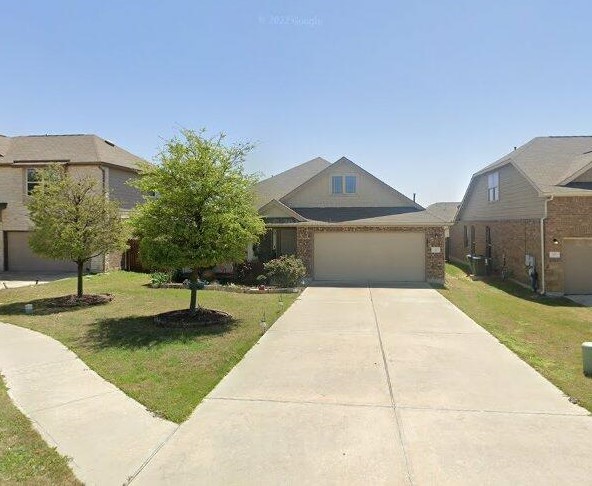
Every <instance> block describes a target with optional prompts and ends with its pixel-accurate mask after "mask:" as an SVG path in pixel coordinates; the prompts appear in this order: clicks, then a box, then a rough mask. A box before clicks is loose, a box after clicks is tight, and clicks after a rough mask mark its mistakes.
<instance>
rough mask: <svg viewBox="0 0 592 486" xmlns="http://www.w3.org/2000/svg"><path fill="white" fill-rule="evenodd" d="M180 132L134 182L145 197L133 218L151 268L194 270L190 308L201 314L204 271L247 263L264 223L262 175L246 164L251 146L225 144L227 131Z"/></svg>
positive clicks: (146, 261)
mask: <svg viewBox="0 0 592 486" xmlns="http://www.w3.org/2000/svg"><path fill="white" fill-rule="evenodd" d="M180 135H181V136H180V137H175V138H173V139H171V140H168V141H167V142H166V143H165V145H164V147H163V149H162V150H161V151H160V153H159V154H158V157H157V161H158V164H157V165H151V164H145V165H143V166H141V172H140V177H139V178H138V179H137V180H135V181H133V182H132V185H133V186H135V187H137V188H139V189H140V190H141V191H142V192H143V193H144V194H145V195H146V197H145V199H146V201H145V203H144V204H141V205H139V206H137V207H136V209H135V211H134V213H133V215H132V223H133V225H134V227H135V229H136V232H137V234H138V236H139V237H140V258H141V259H142V262H143V263H144V264H145V265H147V266H150V267H152V268H154V269H159V270H172V269H175V268H185V267H189V268H191V269H192V273H191V285H190V288H191V300H190V304H189V310H190V311H191V313H196V309H197V288H198V277H199V271H200V269H203V268H208V267H212V266H214V265H217V264H220V263H226V262H241V261H243V260H244V259H245V253H246V248H247V245H248V244H249V243H254V242H256V241H257V240H258V239H259V236H260V235H261V234H263V233H264V232H265V225H264V223H263V221H262V219H261V218H260V217H259V215H258V214H257V210H256V209H255V204H254V192H253V186H254V184H255V183H256V182H257V179H256V177H255V176H253V175H249V174H247V173H246V172H245V169H244V167H243V163H244V160H245V157H246V155H247V154H248V153H249V151H250V150H251V149H252V148H253V145H252V144H250V143H238V144H232V145H226V144H225V143H224V135H223V134H219V135H216V136H214V137H211V138H208V137H206V136H205V132H204V130H201V131H199V132H195V131H193V130H181V132H180Z"/></svg>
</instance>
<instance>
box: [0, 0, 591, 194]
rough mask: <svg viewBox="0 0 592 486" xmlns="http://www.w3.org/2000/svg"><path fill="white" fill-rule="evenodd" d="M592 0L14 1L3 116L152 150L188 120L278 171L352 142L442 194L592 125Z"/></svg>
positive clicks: (5, 37)
mask: <svg viewBox="0 0 592 486" xmlns="http://www.w3.org/2000/svg"><path fill="white" fill-rule="evenodd" d="M591 18H592V4H591V3H590V2H589V1H570V0H567V1H563V2H559V1H557V0H554V1H547V0H529V1H520V0H516V1H505V0H495V1H491V0H489V1H478V0H464V1H443V0H425V1H420V0H417V1H416V0H413V1H406V2H400V1H381V2H360V1H355V2H354V1H334V2H330V1H326V2H319V1H308V0H304V1H298V2H296V1H293V2H286V1H249V2H247V1H235V2H226V1H202V2H198V1H166V2H165V1H160V0H158V1H156V0H150V1H147V0H142V1H114V0H110V1H105V0H104V1H100V2H98V1H97V2H91V1H79V0H76V1H60V0H53V1H51V2H50V1H43V2H42V1H25V0H23V1H12V2H4V4H3V6H2V8H1V19H2V37H1V40H0V71H1V72H2V75H1V76H0V88H1V93H2V94H1V95H0V133H2V134H5V135H20V134H44V133H96V134H97V135H100V136H103V137H105V138H109V139H111V140H113V141H114V142H115V143H117V144H118V145H120V146H122V147H124V148H126V149H128V150H130V151H131V152H133V153H136V154H137V155H140V156H143V157H145V158H149V159H151V158H152V157H153V156H154V154H155V152H156V150H157V148H158V147H159V145H160V143H161V139H162V137H165V138H166V137H170V136H172V135H173V134H174V133H175V130H176V129H177V128H178V127H179V126H184V127H188V128H200V127H207V128H208V129H209V130H211V131H224V132H226V133H227V134H228V136H229V139H231V140H237V139H240V140H244V139H250V140H254V141H258V142H259V145H258V148H257V149H256V151H254V152H253V153H252V155H251V156H250V157H249V159H248V163H247V166H248V168H249V169H250V170H252V171H260V172H263V173H264V174H266V175H272V174H275V173H277V172H280V171H282V170H284V169H287V168H289V167H291V166H293V165H295V164H298V163H301V162H304V161H306V160H309V159H311V158H313V157H315V156H318V155H320V156H323V157H325V158H327V159H329V160H331V161H334V160H336V159H337V158H339V157H340V156H342V155H345V156H347V157H348V158H350V159H352V160H353V161H354V162H357V163H359V164H360V165H362V166H363V167H364V168H365V169H367V170H369V171H370V172H372V173H374V174H375V175H377V176H378V177H380V178H381V179H383V180H384V181H385V182H387V183H389V184H391V185H392V186H394V187H395V188H397V189H398V190H400V191H402V192H404V193H406V194H407V195H411V194H412V193H413V192H416V193H418V201H419V202H420V203H422V204H428V203H431V202H435V201H443V200H448V201H449V200H460V198H461V197H462V195H463V193H464V190H465V187H466V185H467V183H468V181H469V178H470V175H471V174H472V173H473V172H475V171H476V170H477V169H479V168H480V167H482V166H483V165H485V164H486V163H489V162H491V161H493V160H495V159H497V158H498V157H500V156H502V155H503V154H505V153H506V152H508V151H510V150H511V149H512V148H513V146H514V145H521V144H522V143H524V142H526V141H528V140H529V139H530V138H532V137H534V136H538V135H553V134H560V135H576V134H579V135H581V134H591V133H592V129H591V127H590V124H591V121H592V118H590V115H591V113H592V90H591V87H592V49H591V47H592V45H591V44H592V40H591V39H592V38H591V36H590V32H591V30H590V19H591Z"/></svg>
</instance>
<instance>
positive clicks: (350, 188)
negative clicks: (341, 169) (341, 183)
mask: <svg viewBox="0 0 592 486" xmlns="http://www.w3.org/2000/svg"><path fill="white" fill-rule="evenodd" d="M345 193H346V194H355V193H356V176H345Z"/></svg>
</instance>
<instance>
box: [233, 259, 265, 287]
mask: <svg viewBox="0 0 592 486" xmlns="http://www.w3.org/2000/svg"><path fill="white" fill-rule="evenodd" d="M262 272H263V263H261V262H243V263H237V264H236V265H234V276H233V279H232V280H233V281H234V282H235V283H237V284H241V285H256V284H257V275H259V274H260V273H262Z"/></svg>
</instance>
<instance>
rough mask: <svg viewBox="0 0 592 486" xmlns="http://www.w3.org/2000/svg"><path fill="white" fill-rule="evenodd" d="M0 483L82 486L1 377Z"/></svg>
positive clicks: (66, 462)
mask: <svg viewBox="0 0 592 486" xmlns="http://www.w3.org/2000/svg"><path fill="white" fill-rule="evenodd" d="M0 484H64V485H67V484H80V483H79V482H78V481H77V480H76V478H75V477H74V475H73V474H72V471H71V470H70V468H69V467H68V461H67V460H66V459H65V458H64V457H62V456H60V455H59V454H58V453H57V452H56V451H55V449H52V448H50V447H48V446H47V444H46V443H45V442H44V441H43V439H42V438H41V436H40V435H39V434H38V433H37V432H36V431H35V430H33V427H32V426H31V422H29V419H28V418H27V417H25V416H24V415H23V414H22V413H21V412H20V411H19V410H18V409H17V408H16V407H15V406H14V405H13V404H12V401H11V400H10V398H9V396H8V394H7V393H6V387H5V386H4V383H3V381H2V379H1V378H0Z"/></svg>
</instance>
